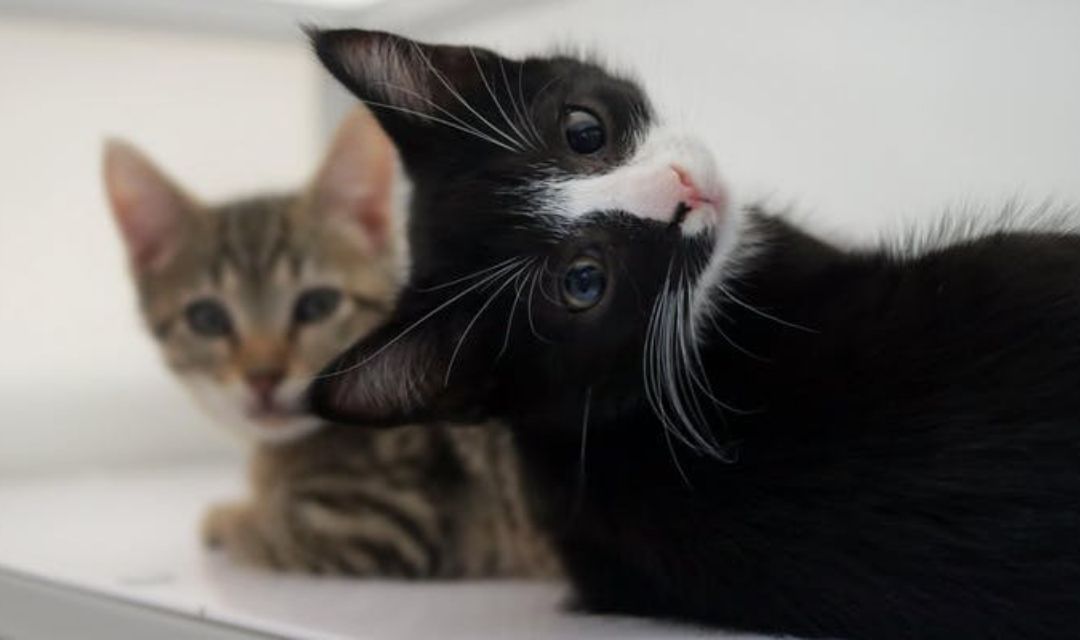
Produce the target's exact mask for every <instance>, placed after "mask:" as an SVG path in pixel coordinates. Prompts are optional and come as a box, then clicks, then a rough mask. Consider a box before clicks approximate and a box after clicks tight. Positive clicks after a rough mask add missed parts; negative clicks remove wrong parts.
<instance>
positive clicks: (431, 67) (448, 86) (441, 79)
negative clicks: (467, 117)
mask: <svg viewBox="0 0 1080 640" xmlns="http://www.w3.org/2000/svg"><path fill="white" fill-rule="evenodd" d="M413 47H414V48H415V49H416V52H417V54H419V55H420V57H421V58H422V59H423V60H424V63H425V64H427V67H428V69H429V70H430V71H431V73H432V74H433V75H434V76H435V78H436V79H437V80H438V81H439V82H440V83H442V85H443V86H444V87H446V90H447V91H449V92H450V95H452V96H454V98H456V99H457V101H458V102H460V103H461V104H462V106H464V107H465V108H466V109H468V110H469V112H470V113H472V114H473V115H474V116H476V117H477V118H479V119H480V121H481V122H483V123H484V124H486V125H487V126H488V127H490V128H491V130H492V131H494V132H495V133H497V134H499V135H501V136H502V137H504V138H506V139H507V140H508V141H509V142H510V144H511V145H513V147H514V148H513V149H510V150H511V151H514V152H516V153H520V152H521V151H523V149H521V148H518V142H517V141H516V140H514V139H513V138H511V137H510V136H508V135H506V133H504V132H503V131H502V130H501V129H499V128H498V127H496V126H495V125H493V124H491V122H489V121H488V119H487V118H485V117H484V116H482V115H481V114H480V112H479V111H477V110H476V109H474V108H473V106H472V105H471V104H469V101H468V100H466V99H465V98H464V97H462V95H461V94H460V93H458V91H457V89H455V88H454V86H453V85H452V84H451V83H450V81H449V80H447V79H446V76H444V75H443V74H442V72H441V71H439V70H438V69H437V68H436V67H435V65H434V64H432V62H431V59H430V58H428V57H427V54H425V53H424V51H423V49H421V48H420V45H418V44H416V43H413Z"/></svg>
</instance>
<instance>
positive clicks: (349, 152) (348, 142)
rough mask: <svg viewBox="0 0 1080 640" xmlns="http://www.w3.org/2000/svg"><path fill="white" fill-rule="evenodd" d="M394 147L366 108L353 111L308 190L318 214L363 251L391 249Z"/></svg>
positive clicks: (395, 161)
mask: <svg viewBox="0 0 1080 640" xmlns="http://www.w3.org/2000/svg"><path fill="white" fill-rule="evenodd" d="M396 172H397V155H396V152H395V151H394V145H393V143H391V142H390V139H389V138H388V137H387V136H386V134H385V133H383V130H382V128H381V127H380V126H379V123H378V121H377V120H375V118H374V117H373V116H372V115H371V113H370V112H368V111H367V109H363V108H358V109H354V110H353V111H352V112H350V113H349V114H348V115H347V116H346V117H345V119H344V120H343V121H342V123H341V125H340V126H339V127H338V130H337V133H335V134H334V140H333V142H332V143H331V144H330V150H329V151H328V152H327V154H326V158H325V159H324V160H323V164H322V166H321V167H320V168H319V171H318V173H316V175H315V179H314V180H313V181H312V184H311V187H310V197H311V198H312V206H311V207H310V208H309V209H310V211H311V212H313V213H314V214H315V215H319V216H323V219H324V220H327V221H329V222H331V223H335V224H336V223H341V230H342V231H343V232H344V233H346V234H348V235H350V236H352V237H354V238H355V239H356V240H357V242H358V244H359V245H360V246H361V247H363V248H364V249H367V250H371V251H374V252H382V251H384V250H386V249H387V248H388V247H390V246H391V244H392V241H393V238H392V234H394V233H395V229H394V185H395V174H396Z"/></svg>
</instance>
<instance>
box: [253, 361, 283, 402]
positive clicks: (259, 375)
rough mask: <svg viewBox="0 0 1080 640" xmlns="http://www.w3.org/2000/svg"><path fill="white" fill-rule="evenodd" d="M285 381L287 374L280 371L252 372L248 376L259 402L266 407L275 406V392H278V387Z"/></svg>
mask: <svg viewBox="0 0 1080 640" xmlns="http://www.w3.org/2000/svg"><path fill="white" fill-rule="evenodd" d="M284 379H285V372H284V371H281V370H280V369H271V370H266V371H250V372H248V374H247V382H248V386H250V387H251V390H252V391H254V392H255V395H256V396H257V397H258V398H259V402H260V403H261V404H262V405H264V406H269V405H271V404H273V402H274V391H276V390H277V388H278V385H280V384H281V381H282V380H284Z"/></svg>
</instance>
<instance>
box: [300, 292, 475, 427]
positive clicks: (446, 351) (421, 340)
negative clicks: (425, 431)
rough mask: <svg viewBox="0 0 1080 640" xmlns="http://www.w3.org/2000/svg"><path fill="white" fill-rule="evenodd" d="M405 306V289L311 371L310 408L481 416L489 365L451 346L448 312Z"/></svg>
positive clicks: (338, 413) (349, 414) (359, 415)
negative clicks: (367, 330) (386, 312)
mask: <svg viewBox="0 0 1080 640" xmlns="http://www.w3.org/2000/svg"><path fill="white" fill-rule="evenodd" d="M409 307H410V305H409V304H408V301H407V296H406V299H405V301H404V304H399V306H398V310H397V311H396V312H395V315H394V317H393V318H391V319H390V320H389V321H388V322H387V323H386V324H384V325H383V326H381V327H380V328H378V329H376V330H375V331H374V332H372V333H371V334H370V335H368V336H367V337H365V338H363V339H362V340H360V342H358V343H357V344H356V345H354V346H353V347H351V348H350V349H349V350H348V351H346V352H345V353H344V354H342V355H341V356H339V357H338V358H336V359H335V360H334V361H333V362H331V363H330V364H329V365H328V366H327V367H326V368H325V369H324V370H323V371H322V373H320V374H319V375H318V376H316V377H315V379H314V381H313V382H312V384H311V387H310V388H309V390H308V403H309V407H310V409H311V410H312V411H313V412H314V413H315V414H316V415H318V416H319V417H322V418H326V419H328V420H331V421H333V422H342V423H363V424H369V425H379V424H382V425H394V424H402V423H408V422H419V421H431V420H450V421H466V420H478V419H481V418H483V417H484V408H483V402H482V398H483V393H484V391H485V389H486V384H487V383H486V382H485V379H486V378H487V375H486V374H487V373H488V372H487V371H477V370H476V368H475V367H473V366H472V364H473V363H474V362H475V361H476V358H475V357H474V356H475V355H476V354H475V353H472V352H471V351H472V350H470V349H466V350H463V351H462V352H456V351H455V344H456V343H457V339H456V337H452V336H457V334H456V333H455V329H454V327H455V326H456V325H454V324H453V323H454V318H453V317H452V316H450V317H439V316H438V315H436V314H434V313H431V312H420V311H417V312H413V313H411V312H409V311H408V309H409ZM464 351H470V353H464ZM455 358H456V362H455V364H454V365H453V374H454V375H453V376H452V377H451V376H450V367H451V362H452V361H454V360H455Z"/></svg>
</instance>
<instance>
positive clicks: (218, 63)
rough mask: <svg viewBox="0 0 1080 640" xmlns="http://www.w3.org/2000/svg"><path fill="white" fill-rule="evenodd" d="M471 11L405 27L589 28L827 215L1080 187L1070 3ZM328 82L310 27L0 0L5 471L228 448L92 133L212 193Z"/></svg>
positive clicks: (522, 38)
mask: <svg viewBox="0 0 1080 640" xmlns="http://www.w3.org/2000/svg"><path fill="white" fill-rule="evenodd" d="M395 5H398V7H399V8H400V9H399V14H403V15H406V16H407V15H408V13H409V11H413V10H415V11H416V12H418V13H423V7H422V6H420V5H419V4H415V5H414V4H410V3H408V2H397V3H395ZM478 6H479V7H480V9H479V10H476V9H475V8H474V9H473V10H471V11H469V12H468V13H467V14H465V13H463V14H461V15H457V16H456V19H454V20H447V21H445V22H439V21H434V22H432V21H430V20H429V21H428V22H426V23H425V24H424V25H423V27H422V28H421V27H420V26H417V27H415V32H417V33H421V34H423V35H424V36H425V37H429V38H433V39H447V40H452V41H459V42H466V41H468V42H476V43H480V44H488V45H493V46H499V47H501V48H504V49H506V50H508V51H512V52H525V51H537V50H543V49H545V48H549V47H550V46H551V45H552V44H558V43H562V44H566V43H578V44H584V45H588V46H590V47H591V48H594V49H596V50H597V51H600V52H602V53H604V54H605V56H606V57H608V58H610V59H612V60H613V61H615V62H617V63H619V64H620V65H621V66H625V67H631V68H634V69H635V70H636V71H637V74H638V75H639V76H640V77H641V78H642V79H643V80H644V81H645V83H646V85H647V86H648V87H649V89H650V90H651V91H652V93H653V95H654V97H655V98H656V101H657V102H658V104H659V106H660V108H661V112H662V113H664V114H666V115H667V116H668V117H669V118H670V119H672V120H675V121H676V122H678V123H680V124H683V125H684V126H685V127H686V128H688V129H690V130H692V131H695V132H697V133H698V134H699V135H700V136H702V137H703V138H704V139H706V140H707V141H708V142H709V143H710V144H711V145H712V146H713V147H714V149H715V151H716V153H717V155H718V157H719V158H720V160H721V167H722V170H723V172H724V174H725V175H726V177H727V179H728V181H729V183H730V184H731V185H732V188H733V189H734V191H735V193H736V194H737V195H739V196H740V197H741V198H742V199H744V200H746V199H752V198H761V197H764V198H766V199H767V201H768V202H769V203H771V204H773V205H774V206H789V205H790V206H794V207H795V208H796V209H797V210H798V212H799V213H800V215H802V216H805V217H807V218H808V219H809V220H810V221H811V223H812V224H813V225H815V226H816V227H818V228H823V229H827V230H829V231H830V232H831V233H833V234H834V235H837V236H849V237H859V238H863V239H865V238H869V237H872V236H873V235H874V234H875V233H877V232H878V231H880V230H882V229H885V228H889V227H894V226H896V225H897V224H899V223H900V222H901V221H908V220H914V219H918V218H923V219H925V218H927V217H930V216H935V215H937V214H939V213H940V212H941V210H942V209H943V208H944V207H945V206H947V205H950V204H957V203H959V202H975V203H982V204H984V205H986V206H988V207H991V208H992V207H994V206H997V205H1000V204H1001V203H1002V202H1004V201H1005V200H1006V199H1008V198H1010V197H1013V196H1018V195H1019V196H1022V197H1026V198H1027V199H1029V200H1031V201H1033V202H1039V201H1041V200H1043V199H1045V198H1047V197H1054V198H1057V199H1059V200H1060V201H1062V202H1066V203H1067V202H1080V3H1074V2H1069V1H1067V0H1060V1H1053V0H1043V1H1038V2H1035V1H1032V2H1022V1H1020V0H1014V1H1007V0H952V1H950V2H930V1H910V0H878V1H876V2H873V3H869V2H860V1H858V0H817V1H814V2H809V1H806V0H755V1H754V2H746V1H741V0H684V1H681V2H680V1H676V0H668V1H665V2H646V1H628V0H578V1H573V2H571V1H568V0H567V1H562V2H536V3H531V4H517V5H514V6H512V7H510V8H507V6H506V5H505V4H504V3H498V2H494V0H491V2H487V3H484V2H481V3H479V4H478ZM405 22H406V23H407V22H408V21H407V20H406V21H405ZM323 82H324V80H323V75H322V72H321V70H320V69H319V68H318V67H317V66H316V64H315V63H314V62H313V60H312V59H311V56H310V54H309V52H308V50H307V47H306V45H305V43H304V42H303V40H302V38H300V37H299V36H296V37H289V36H285V37H280V36H278V37H274V38H264V37H255V36H254V35H251V34H247V35H229V34H228V33H227V30H221V29H215V30H189V29H184V28H171V29H170V28H162V27H160V26H144V27H134V26H130V25H125V24H103V23H102V22H101V21H89V22H88V21H83V20H75V19H69V18H65V17H63V16H60V17H56V16H55V15H50V16H46V17H42V16H40V15H37V16H34V17H23V16H19V15H16V14H13V13H10V12H6V11H5V10H4V8H3V5H0V362H2V364H0V474H2V473H5V472H8V473H11V472H15V471H28V470H29V471H34V470H43V469H51V468H55V467H57V466H61V465H62V466H64V467H65V468H67V467H71V466H86V465H108V464H116V463H127V462H143V463H147V462H149V463H159V462H164V461H166V460H175V459H180V458H191V457H200V456H207V455H211V454H214V453H220V452H221V451H222V450H223V449H222V444H221V440H220V439H219V437H217V436H215V435H214V433H215V432H214V431H213V430H212V429H211V428H210V427H209V426H208V424H207V422H206V421H205V420H203V419H202V418H201V417H200V416H199V414H197V413H196V412H195V411H194V410H193V409H192V408H191V407H190V404H189V402H188V400H187V398H186V397H185V396H184V395H183V394H182V393H181V392H180V390H179V389H178V388H176V385H174V384H173V383H172V382H171V381H170V380H169V379H168V377H167V375H166V374H165V373H164V372H163V370H162V366H161V364H160V363H159V362H158V360H157V357H156V356H157V354H156V352H155V351H154V347H153V345H152V343H151V342H150V340H149V339H148V338H146V337H145V336H144V335H143V332H142V328H141V327H140V326H139V324H138V323H137V322H136V315H135V308H134V302H133V298H132V295H131V290H130V285H129V283H128V281H127V280H126V275H125V273H124V264H123V259H122V255H121V253H120V246H119V243H118V240H117V238H116V234H115V232H114V230H113V229H112V226H111V221H110V220H109V218H108V216H107V213H106V209H105V206H104V199H103V195H102V192H101V188H100V185H99V179H98V151H99V145H100V142H101V139H102V137H103V136H104V135H105V134H118V135H123V136H125V137H128V138H130V139H132V140H133V141H134V142H136V143H137V144H139V145H140V146H142V147H143V148H145V149H146V150H148V151H149V153H150V154H151V156H152V157H154V158H156V159H158V160H159V161H160V162H161V163H162V164H163V165H164V166H165V167H166V168H167V169H168V170H170V171H171V172H172V173H173V174H174V175H175V176H177V177H178V178H179V179H180V180H181V181H183V182H184V183H186V184H188V185H190V186H191V188H192V189H194V191H195V192H197V193H199V194H204V195H206V196H207V197H218V196H223V195H226V194H239V193H243V192H246V191H250V190H252V189H255V188H260V187H274V188H282V187H288V186H291V185H295V184H297V183H299V182H300V181H301V180H302V179H303V177H304V176H305V175H306V174H307V172H308V171H309V170H310V169H311V168H312V167H313V165H314V162H315V160H316V158H317V157H318V154H319V152H320V145H321V142H322V138H323V135H324V132H325V130H326V129H327V124H328V123H326V122H325V121H323V119H322V118H323V116H322V114H323V113H324V107H325V105H324V104H323V103H322V100H323V99H324V98H325V97H326V96H325V93H324V91H323Z"/></svg>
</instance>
